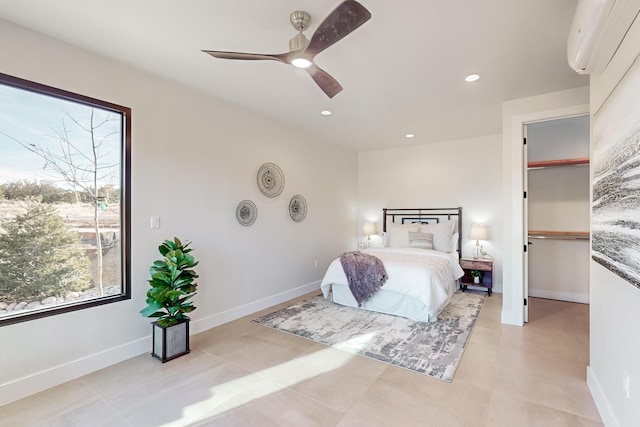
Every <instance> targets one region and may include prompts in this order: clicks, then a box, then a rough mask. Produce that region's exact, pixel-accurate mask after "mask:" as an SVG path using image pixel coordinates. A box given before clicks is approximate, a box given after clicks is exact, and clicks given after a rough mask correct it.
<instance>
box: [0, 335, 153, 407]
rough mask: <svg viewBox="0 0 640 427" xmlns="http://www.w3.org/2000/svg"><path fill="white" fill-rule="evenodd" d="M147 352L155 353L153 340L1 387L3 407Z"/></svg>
mask: <svg viewBox="0 0 640 427" xmlns="http://www.w3.org/2000/svg"><path fill="white" fill-rule="evenodd" d="M145 352H151V337H150V336H149V337H145V338H142V339H139V340H136V341H132V342H130V343H126V344H123V345H120V346H118V347H114V348H110V349H108V350H105V351H102V352H100V353H95V354H92V355H90V356H86V357H83V358H81V359H77V360H74V361H71V362H68V363H65V364H62V365H58V366H54V367H53V368H49V369H46V370H44V371H40V372H36V373H34V374H31V375H29V376H26V377H23V378H19V379H17V380H14V381H11V382H8V383H6V384H2V385H1V386H0V406H3V405H6V404H8V403H11V402H14V401H16V400H19V399H22V398H24V397H27V396H30V395H32V394H35V393H38V392H41V391H44V390H46V389H48V388H51V387H54V386H57V385H60V384H62V383H65V382H67V381H71V380H74V379H76V378H79V377H81V376H83V375H87V374H90V373H91V372H95V371H98V370H100V369H102V368H106V367H107V366H111V365H114V364H116V363H119V362H122V361H123V360H127V359H130V358H132V357H135V356H138V355H139V354H142V353H145Z"/></svg>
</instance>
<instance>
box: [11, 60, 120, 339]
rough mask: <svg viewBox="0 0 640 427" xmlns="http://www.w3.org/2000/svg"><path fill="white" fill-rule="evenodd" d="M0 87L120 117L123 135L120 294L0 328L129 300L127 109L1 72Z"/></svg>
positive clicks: (16, 318)
mask: <svg viewBox="0 0 640 427" xmlns="http://www.w3.org/2000/svg"><path fill="white" fill-rule="evenodd" d="M0 84H1V85H5V86H11V87H14V88H18V89H23V90H26V91H30V92H34V93H38V94H41V95H44V96H50V97H54V98H58V99H62V100H66V101H71V102H74V103H78V104H83V105H86V106H88V107H95V108H99V109H102V110H108V111H111V112H114V113H117V114H119V115H121V116H122V124H121V132H122V135H123V137H122V143H121V147H120V236H121V244H120V256H121V259H120V261H121V264H120V268H121V280H122V282H123V283H121V293H120V294H117V295H107V296H102V297H96V298H93V299H90V300H85V301H79V302H77V303H70V304H65V305H61V306H52V307H50V308H46V309H40V310H36V311H32V312H25V313H20V314H16V315H12V316H7V317H0V327H1V326H5V325H11V324H15V323H20V322H26V321H29V320H35V319H40V318H44V317H49V316H55V315H59V314H63V313H69V312H73V311H78V310H84V309H87V308H91V307H97V306H100V305H104V304H111V303H115V302H118V301H125V300H129V299H131V108H129V107H124V106H122V105H118V104H114V103H111V102H108V101H102V100H99V99H96V98H92V97H89V96H85V95H81V94H78V93H74V92H69V91H66V90H63V89H58V88H55V87H52V86H47V85H44V84H41V83H37V82H34V81H30V80H25V79H22V78H19V77H15V76H11V75H8V74H3V73H0Z"/></svg>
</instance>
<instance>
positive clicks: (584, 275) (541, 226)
mask: <svg viewBox="0 0 640 427" xmlns="http://www.w3.org/2000/svg"><path fill="white" fill-rule="evenodd" d="M584 157H586V158H588V157H589V116H588V115H585V116H580V117H571V118H565V119H559V120H549V121H545V122H538V123H532V124H529V125H527V158H528V160H529V161H540V160H556V159H570V158H584ZM527 177H528V197H527V200H528V207H529V209H528V221H529V230H552V231H589V213H590V212H591V209H590V204H589V191H590V182H589V167H588V166H587V165H580V166H561V167H549V168H542V169H531V170H529V171H528V173H527ZM529 241H530V242H531V245H529V251H528V254H529V269H528V270H529V296H533V297H540V298H551V299H558V300H563V301H572V302H581V303H588V302H589V262H590V259H591V255H590V252H589V251H590V247H589V239H580V240H559V239H535V238H529ZM567 266H571V268H567Z"/></svg>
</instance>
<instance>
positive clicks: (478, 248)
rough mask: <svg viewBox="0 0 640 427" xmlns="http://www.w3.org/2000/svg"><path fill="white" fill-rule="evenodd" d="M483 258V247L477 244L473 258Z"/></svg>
mask: <svg viewBox="0 0 640 427" xmlns="http://www.w3.org/2000/svg"><path fill="white" fill-rule="evenodd" d="M480 258H482V247H481V246H479V245H476V246H475V247H474V248H473V259H480Z"/></svg>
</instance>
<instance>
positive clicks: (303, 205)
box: [289, 194, 307, 222]
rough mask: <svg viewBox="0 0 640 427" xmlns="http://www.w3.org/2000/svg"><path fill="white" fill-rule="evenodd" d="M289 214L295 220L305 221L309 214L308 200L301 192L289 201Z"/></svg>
mask: <svg viewBox="0 0 640 427" xmlns="http://www.w3.org/2000/svg"><path fill="white" fill-rule="evenodd" d="M289 215H290V216H291V219H292V220H294V221H295V222H302V221H304V219H305V217H306V216H307V201H306V200H305V199H304V197H302V196H301V195H299V194H296V195H295V196H293V197H292V198H291V201H290V202H289Z"/></svg>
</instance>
